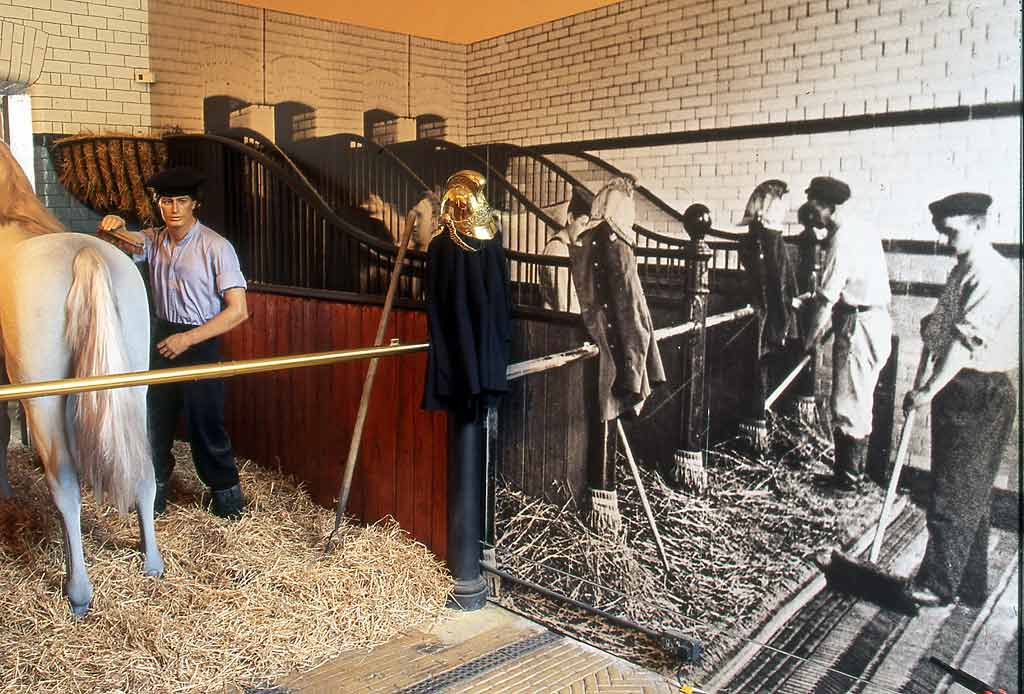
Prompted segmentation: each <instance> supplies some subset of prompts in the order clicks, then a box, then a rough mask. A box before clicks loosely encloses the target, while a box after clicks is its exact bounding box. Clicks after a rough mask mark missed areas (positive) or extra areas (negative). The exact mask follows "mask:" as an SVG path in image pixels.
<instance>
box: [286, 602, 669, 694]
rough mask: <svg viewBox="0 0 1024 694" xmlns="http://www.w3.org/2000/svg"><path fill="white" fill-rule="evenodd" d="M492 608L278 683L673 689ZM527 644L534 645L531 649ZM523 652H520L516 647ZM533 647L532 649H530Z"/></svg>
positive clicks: (361, 688) (327, 687)
mask: <svg viewBox="0 0 1024 694" xmlns="http://www.w3.org/2000/svg"><path fill="white" fill-rule="evenodd" d="M545 633H546V630H545V629H544V628H543V627H541V626H539V625H537V624H535V623H534V622H530V621H528V620H526V619H522V618H520V617H518V616H516V615H513V614H512V613H510V612H508V611H506V610H503V609H501V608H499V607H495V606H488V607H486V608H484V609H483V610H480V611H478V612H472V613H458V612H452V613H450V614H449V615H448V617H447V619H446V620H445V621H444V622H442V623H440V624H438V625H436V626H435V627H434V628H433V629H431V630H429V631H415V632H410V633H409V634H407V635H405V636H403V637H401V638H398V639H395V640H394V641H391V642H389V643H387V644H384V645H383V646H380V647H378V648H375V649H373V650H372V651H360V652H356V653H348V654H345V655H343V656H341V657H339V658H337V659H335V660H332V661H330V662H328V663H325V664H324V665H322V666H320V667H318V668H316V669H314V670H311V671H310V672H307V673H302V674H296V675H294V676H292V677H289V678H287V679H286V680H284V681H283V682H281V683H280V686H279V687H278V689H277V690H276V691H277V692H282V693H283V692H287V693H288V694H327V693H331V694H334V693H336V692H343V693H344V694H383V693H385V692H400V691H415V692H430V691H443V692H450V693H451V694H502V693H508V694H545V693H549V692H550V693H551V694H555V693H556V692H557V693H558V694H577V693H579V694H583V693H585V694H627V693H635V694H664V693H670V692H678V691H679V688H678V687H677V686H675V685H673V684H672V683H670V682H669V681H668V680H667V679H665V678H664V677H662V676H660V675H658V674H656V673H653V672H649V671H646V670H643V669H641V668H638V667H636V666H634V665H631V664H630V663H627V662H626V661H624V660H621V659H619V658H616V657H615V656H612V655H609V654H607V653H604V652H603V651H600V650H598V649H596V648H592V647H591V646H588V645H586V644H583V643H580V642H579V641H575V640H573V639H570V638H566V637H561V636H555V635H553V634H549V635H548V636H549V637H550V638H545V637H542V636H540V635H541V634H545ZM533 644H539V645H536V646H534V645H533ZM524 647H525V648H526V649H528V650H527V652H524V653H522V654H521V655H520V654H519V651H520V650H521V649H522V648H524ZM529 649H532V650H529Z"/></svg>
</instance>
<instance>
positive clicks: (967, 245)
mask: <svg viewBox="0 0 1024 694" xmlns="http://www.w3.org/2000/svg"><path fill="white" fill-rule="evenodd" d="M932 224H933V225H934V226H935V231H937V232H939V234H941V235H942V236H945V237H946V245H948V246H949V247H950V248H952V249H953V251H954V252H955V253H956V254H957V255H963V254H964V253H967V252H968V251H969V250H971V248H972V247H973V246H974V242H975V241H976V240H977V238H978V232H979V229H978V224H977V222H976V221H975V220H973V219H972V218H971V217H968V216H966V215H957V216H955V217H932Z"/></svg>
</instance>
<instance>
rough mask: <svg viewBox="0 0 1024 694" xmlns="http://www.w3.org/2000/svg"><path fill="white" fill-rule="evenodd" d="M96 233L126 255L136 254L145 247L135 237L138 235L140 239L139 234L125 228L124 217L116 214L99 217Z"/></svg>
mask: <svg viewBox="0 0 1024 694" xmlns="http://www.w3.org/2000/svg"><path fill="white" fill-rule="evenodd" d="M96 234H97V235H98V236H99V237H100V238H101V239H103V240H104V241H108V242H110V243H112V244H114V245H115V246H117V247H118V248H119V249H121V250H122V251H124V252H125V253H127V254H128V255H138V254H139V253H142V251H143V249H144V248H145V246H144V244H143V243H142V242H141V240H137V239H136V238H135V237H136V236H138V237H139V239H141V234H139V233H138V232H131V231H128V230H127V229H125V223H124V219H122V218H121V217H118V216H117V215H116V214H108V215H107V216H106V217H104V218H103V219H101V220H100V223H99V224H98V225H97V226H96Z"/></svg>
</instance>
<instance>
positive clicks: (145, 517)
mask: <svg viewBox="0 0 1024 694" xmlns="http://www.w3.org/2000/svg"><path fill="white" fill-rule="evenodd" d="M145 464H146V465H149V464H150V462H149V461H148V460H147V461H145ZM155 498H156V481H155V480H154V479H153V476H152V475H146V476H145V477H143V479H141V480H139V484H138V486H137V487H136V490H135V500H136V504H135V512H136V514H137V515H138V517H139V536H140V537H139V547H140V549H141V550H142V554H143V557H144V558H143V565H142V572H143V573H144V574H146V575H147V576H154V577H159V576H162V575H163V573H164V560H163V557H161V556H160V550H159V549H158V548H157V546H156V531H155V529H154V524H153V500H154V499H155Z"/></svg>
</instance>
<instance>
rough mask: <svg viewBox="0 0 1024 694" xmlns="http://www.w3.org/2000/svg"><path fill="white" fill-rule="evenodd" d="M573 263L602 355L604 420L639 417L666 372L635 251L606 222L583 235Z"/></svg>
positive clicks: (586, 322)
mask: <svg viewBox="0 0 1024 694" xmlns="http://www.w3.org/2000/svg"><path fill="white" fill-rule="evenodd" d="M569 261H570V266H571V270H572V279H573V283H574V284H575V287H576V291H577V294H578V296H579V302H580V310H581V314H582V318H583V324H584V325H585V326H586V328H587V331H588V332H589V333H590V336H591V337H592V338H593V339H594V342H595V343H596V344H597V346H598V349H599V354H598V394H599V397H600V401H601V402H600V406H601V416H602V418H603V419H604V420H605V421H608V420H611V419H615V418H616V417H619V416H622V415H623V414H627V413H632V414H639V412H640V409H641V408H642V407H643V404H644V401H645V400H647V398H648V397H650V395H651V387H652V386H653V385H656V384H658V383H662V382H664V381H665V369H664V367H663V366H662V363H661V354H660V352H659V351H658V343H657V341H656V340H655V339H654V323H653V321H652V320H651V313H650V310H649V309H648V307H647V299H646V297H645V296H644V291H643V288H642V287H641V285H640V276H639V275H638V274H637V267H636V257H635V256H634V255H633V249H632V247H631V246H630V245H629V244H628V243H627V242H626V241H625V240H623V238H622V237H621V236H619V235H618V234H616V233H615V231H614V229H613V228H612V226H611V225H610V224H608V223H607V222H606V221H604V222H601V223H600V224H598V225H597V226H595V227H592V228H589V229H587V230H585V231H584V232H582V233H581V234H580V236H579V238H578V239H577V243H576V244H575V245H573V246H570V247H569Z"/></svg>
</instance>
